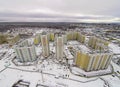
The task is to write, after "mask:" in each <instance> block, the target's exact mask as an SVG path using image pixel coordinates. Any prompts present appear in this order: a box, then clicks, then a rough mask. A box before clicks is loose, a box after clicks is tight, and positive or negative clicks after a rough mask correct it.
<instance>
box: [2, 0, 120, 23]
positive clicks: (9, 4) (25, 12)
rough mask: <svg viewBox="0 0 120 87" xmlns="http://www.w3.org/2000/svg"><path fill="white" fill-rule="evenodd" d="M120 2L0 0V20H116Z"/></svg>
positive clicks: (106, 0) (101, 0) (116, 0)
mask: <svg viewBox="0 0 120 87" xmlns="http://www.w3.org/2000/svg"><path fill="white" fill-rule="evenodd" d="M119 4H120V1H119V0H4V1H3V0H0V21H3V20H4V21H6V20H8V21H22V19H23V21H45V20H46V21H52V20H53V21H57V20H58V21H77V22H78V21H84V20H86V21H87V20H91V21H92V20H99V21H102V20H103V21H107V20H108V21H109V20H110V21H111V20H113V22H114V21H116V20H114V19H115V18H118V19H119V18H120V12H119V9H120V6H119ZM36 10H37V11H36ZM41 10H42V11H41ZM24 19H26V20H24ZM117 21H118V22H119V20H117ZM111 22H112V21H111Z"/></svg>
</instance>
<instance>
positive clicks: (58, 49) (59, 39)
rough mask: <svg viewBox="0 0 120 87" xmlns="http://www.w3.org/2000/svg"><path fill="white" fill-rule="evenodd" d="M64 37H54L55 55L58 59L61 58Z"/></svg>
mask: <svg viewBox="0 0 120 87" xmlns="http://www.w3.org/2000/svg"><path fill="white" fill-rule="evenodd" d="M63 50H64V39H63V37H57V38H56V57H57V59H58V60H62V59H63Z"/></svg>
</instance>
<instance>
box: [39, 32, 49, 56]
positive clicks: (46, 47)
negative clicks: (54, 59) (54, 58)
mask: <svg viewBox="0 0 120 87" xmlns="http://www.w3.org/2000/svg"><path fill="white" fill-rule="evenodd" d="M41 43H42V52H43V56H44V57H48V56H49V54H50V50H49V40H48V35H46V34H45V35H41Z"/></svg>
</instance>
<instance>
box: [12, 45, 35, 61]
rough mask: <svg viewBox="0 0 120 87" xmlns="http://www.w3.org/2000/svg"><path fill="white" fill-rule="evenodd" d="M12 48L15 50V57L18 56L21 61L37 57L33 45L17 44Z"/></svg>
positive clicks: (32, 59)
mask: <svg viewBox="0 0 120 87" xmlns="http://www.w3.org/2000/svg"><path fill="white" fill-rule="evenodd" d="M14 50H15V52H16V55H17V58H19V59H20V61H21V62H32V61H34V60H36V59H37V56H36V51H35V47H34V46H28V47H26V46H25V47H24V46H23V47H19V46H18V47H15V48H14Z"/></svg>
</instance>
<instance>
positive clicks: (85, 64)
mask: <svg viewBox="0 0 120 87" xmlns="http://www.w3.org/2000/svg"><path fill="white" fill-rule="evenodd" d="M112 56H113V54H112V53H109V52H108V53H92V54H91V53H86V52H82V51H76V56H75V64H76V66H77V67H80V68H81V69H83V70H85V71H95V70H102V69H107V68H108V66H109V65H110V61H111V58H112Z"/></svg>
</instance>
